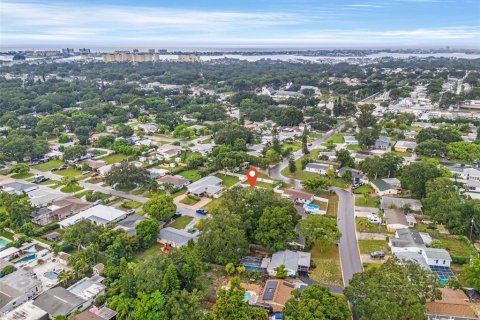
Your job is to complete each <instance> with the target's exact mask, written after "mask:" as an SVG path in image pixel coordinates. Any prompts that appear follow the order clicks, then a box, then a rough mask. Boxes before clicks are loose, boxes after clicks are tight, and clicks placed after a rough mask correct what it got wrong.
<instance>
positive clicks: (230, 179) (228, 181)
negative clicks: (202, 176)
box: [215, 173, 238, 188]
mask: <svg viewBox="0 0 480 320" xmlns="http://www.w3.org/2000/svg"><path fill="white" fill-rule="evenodd" d="M215 177H217V178H220V179H222V181H223V185H224V186H225V187H226V188H230V187H231V186H233V185H234V184H235V183H237V182H238V178H237V177H234V176H228V175H225V174H223V173H217V174H216V175H215Z"/></svg>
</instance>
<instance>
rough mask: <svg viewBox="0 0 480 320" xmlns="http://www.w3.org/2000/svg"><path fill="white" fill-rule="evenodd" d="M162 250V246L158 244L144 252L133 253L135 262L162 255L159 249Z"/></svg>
mask: <svg viewBox="0 0 480 320" xmlns="http://www.w3.org/2000/svg"><path fill="white" fill-rule="evenodd" d="M161 248H163V244H160V243H158V242H156V243H154V244H153V245H152V246H151V247H150V248H148V249H146V250H139V251H137V252H136V253H135V260H137V261H143V260H145V259H147V258H148V257H150V256H154V255H159V254H162V253H161V252H160V249H161Z"/></svg>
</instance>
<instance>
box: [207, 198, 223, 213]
mask: <svg viewBox="0 0 480 320" xmlns="http://www.w3.org/2000/svg"><path fill="white" fill-rule="evenodd" d="M221 202H222V199H221V198H217V199H212V201H210V202H209V203H207V204H206V205H205V206H204V207H203V209H205V210H207V211H208V212H210V213H211V212H212V211H214V210H215V209H217V208H218V207H219V206H220V203H221Z"/></svg>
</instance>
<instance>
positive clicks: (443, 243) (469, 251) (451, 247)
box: [435, 238, 475, 257]
mask: <svg viewBox="0 0 480 320" xmlns="http://www.w3.org/2000/svg"><path fill="white" fill-rule="evenodd" d="M435 240H438V241H439V242H440V244H439V245H438V246H436V247H438V248H443V249H446V250H448V251H449V252H450V253H451V254H454V255H456V256H463V257H469V256H470V255H473V254H475V249H473V247H472V246H471V245H470V244H468V243H467V242H465V241H463V240H461V239H446V238H437V239H435Z"/></svg>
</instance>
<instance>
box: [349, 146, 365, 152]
mask: <svg viewBox="0 0 480 320" xmlns="http://www.w3.org/2000/svg"><path fill="white" fill-rule="evenodd" d="M347 149H348V150H350V151H362V147H360V146H354V145H349V146H347Z"/></svg>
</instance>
